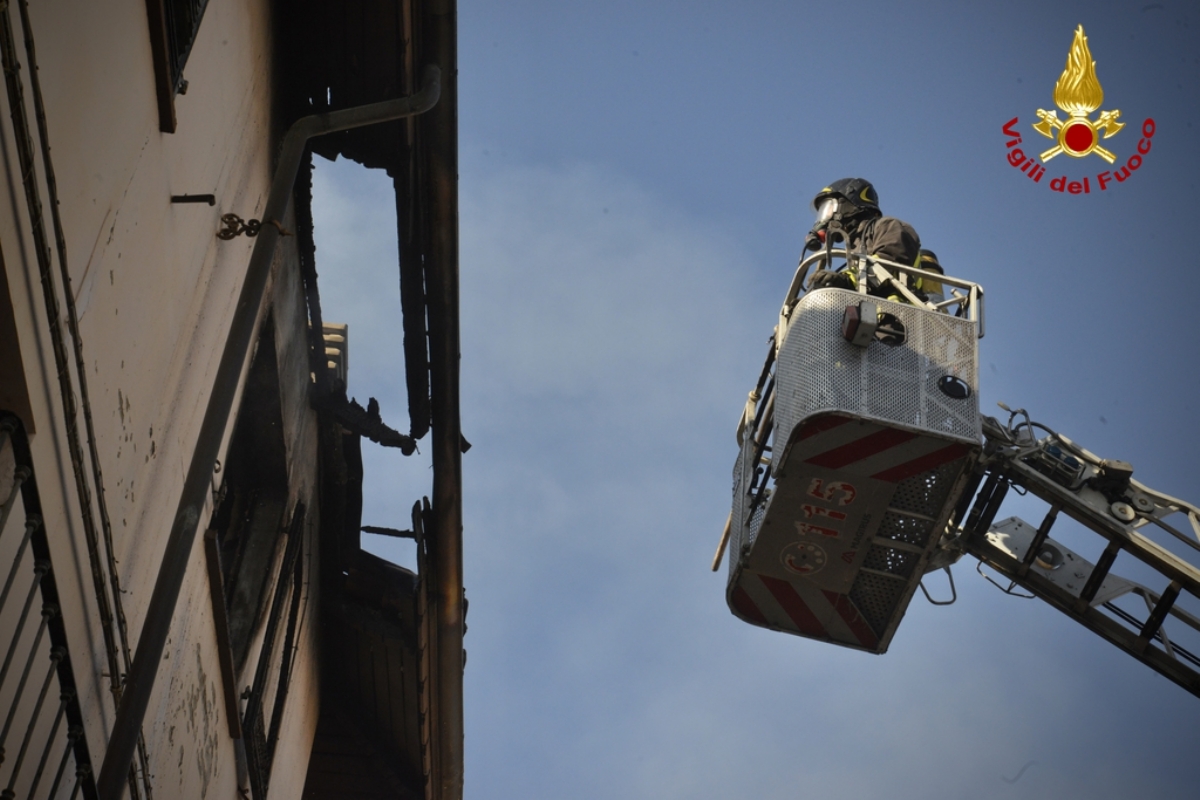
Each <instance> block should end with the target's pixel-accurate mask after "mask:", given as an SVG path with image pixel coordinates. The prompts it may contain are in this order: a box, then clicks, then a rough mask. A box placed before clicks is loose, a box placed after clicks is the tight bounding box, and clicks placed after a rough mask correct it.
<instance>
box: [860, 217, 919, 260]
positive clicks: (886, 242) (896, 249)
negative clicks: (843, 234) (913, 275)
mask: <svg viewBox="0 0 1200 800" xmlns="http://www.w3.org/2000/svg"><path fill="white" fill-rule="evenodd" d="M851 249H852V250H853V251H854V252H856V253H865V254H866V255H869V256H879V257H880V258H886V259H887V260H888V261H895V262H896V263H897V264H905V265H912V264H916V263H917V259H918V257H919V256H920V254H921V237H919V236H918V235H917V232H916V231H915V230H914V229H913V226H912V225H909V224H908V223H907V222H904V221H902V220H898V219H896V218H895V217H875V218H874V219H869V220H867V221H866V222H864V223H863V224H862V225H860V226H859V227H858V230H857V231H855V233H854V235H853V236H852V248H851Z"/></svg>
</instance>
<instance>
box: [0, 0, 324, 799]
mask: <svg viewBox="0 0 1200 800" xmlns="http://www.w3.org/2000/svg"><path fill="white" fill-rule="evenodd" d="M266 5H267V4H266V2H265V1H264V0H260V1H259V2H242V1H241V0H239V1H238V2H233V1H232V0H210V2H209V6H208V9H207V11H206V14H205V18H204V21H203V24H202V25H201V28H200V33H199V36H198V38H197V41H196V43H195V46H194V48H193V51H192V54H191V57H190V60H189V62H188V64H187V67H186V69H185V73H184V74H185V77H186V78H187V80H188V83H189V89H188V93H187V94H186V95H184V96H180V97H177V98H176V110H177V116H178V129H177V132H176V133H174V134H164V133H160V132H159V126H158V112H157V105H156V101H155V89H154V74H153V68H152V63H151V53H150V45H149V37H148V33H147V30H148V28H147V21H146V11H145V2H144V0H119V1H118V0H107V1H106V2H104V3H95V2H84V1H83V0H76V1H74V2H63V1H62V0H60V1H59V2H54V1H53V0H51V1H50V2H40V3H34V4H33V7H32V9H31V12H32V28H33V33H34V36H35V39H36V44H37V57H38V62H39V63H38V66H39V72H38V74H39V76H40V80H41V85H42V91H43V93H44V96H45V101H46V108H47V114H46V117H47V124H48V130H49V140H50V144H51V147H52V157H53V166H54V171H55V174H56V177H57V183H58V189H59V200H60V209H61V213H62V219H63V226H64V229H65V235H66V245H67V247H66V252H67V257H68V265H69V271H70V275H71V281H72V292H73V296H74V297H75V300H76V303H77V307H78V313H79V324H80V331H81V338H82V343H83V353H84V359H85V364H86V373H87V375H86V378H87V383H88V389H89V391H90V399H91V412H92V415H93V417H94V420H95V425H96V439H97V446H98V451H99V458H100V467H101V469H102V471H103V481H104V485H105V487H106V490H107V491H106V495H105V496H106V499H107V504H108V511H109V516H110V518H111V521H112V533H113V540H114V545H115V551H116V557H117V560H118V563H119V577H120V580H121V583H122V585H123V588H124V589H125V590H126V594H125V595H124V612H125V615H126V618H127V621H128V627H129V635H130V638H131V640H132V642H133V643H134V644H136V638H137V633H138V631H139V630H140V628H141V625H142V622H143V619H144V612H145V609H146V603H147V602H148V599H149V595H150V590H151V587H152V586H153V581H154V578H155V575H156V572H157V569H158V566H159V563H160V560H161V558H162V553H163V547H164V546H165V539H166V534H167V532H168V530H169V529H170V526H171V521H172V517H173V515H174V512H175V507H176V503H177V502H178V498H179V493H180V489H181V486H182V482H183V479H184V474H185V471H186V468H187V465H188V462H189V460H190V456H191V453H192V449H193V445H194V442H195V438H196V434H197V431H198V428H199V425H200V422H201V419H202V417H203V413H204V409H205V403H206V401H207V398H208V394H209V390H210V388H211V385H212V381H213V377H214V374H215V371H216V368H217V363H218V361H219V358H220V354H221V349H222V346H223V343H224V340H225V333H226V331H227V329H228V325H229V321H230V319H231V315H232V312H233V307H234V304H235V302H236V298H237V293H238V291H239V289H240V286H241V278H242V275H243V273H244V271H245V268H246V265H247V264H248V262H249V257H250V250H251V247H252V245H253V240H252V239H249V238H246V237H239V238H237V239H234V240H232V241H222V240H219V239H217V238H216V236H215V233H216V231H217V230H218V228H219V227H220V225H219V217H220V215H221V214H223V213H236V214H239V215H241V216H242V217H244V218H251V217H257V216H258V215H259V214H260V213H261V211H262V209H263V205H264V203H265V200H266V193H267V190H268V184H269V179H270V170H271V156H272V153H273V150H272V146H271V142H270V138H269V137H270V133H271V120H270V109H271V104H270V87H271V81H272V75H271V55H270V31H269V25H268V23H269V15H268V10H267V8H266ZM12 15H13V20H14V23H15V24H17V26H18V33H17V41H18V53H19V57H20V59H21V61H22V63H23V69H22V73H23V74H24V75H25V77H26V79H28V74H29V66H28V64H27V63H25V62H26V56H25V52H24V48H23V47H21V46H20V41H21V32H20V30H19V17H18V16H17V15H16V13H15V10H14V11H13V12H12ZM0 102H2V104H3V105H4V106H5V108H4V109H3V112H2V114H0V128H2V130H3V134H2V135H3V141H2V142H0V145H2V149H3V153H2V155H3V158H4V161H3V163H0V173H3V183H2V184H0V249H2V252H3V257H4V265H5V269H6V271H7V275H8V280H9V286H10V289H11V294H12V303H13V312H14V316H15V318H16V323H17V327H18V330H19V331H20V350H21V356H22V360H23V362H24V366H25V370H26V377H27V383H28V385H29V391H30V395H31V398H30V399H31V405H32V408H33V413H34V415H35V418H36V428H37V433H36V434H35V435H34V436H33V437H32V442H31V446H32V449H33V453H34V459H35V466H36V469H37V477H38V482H39V485H40V489H41V494H42V503H43V506H44V511H45V515H46V518H47V529H48V531H49V535H50V537H51V546H52V552H53V558H54V560H55V569H56V572H57V573H58V575H59V578H58V581H59V591H60V593H61V594H62V595H63V606H64V618H65V620H66V622H67V625H68V627H69V636H70V641H71V649H72V657H73V658H74V660H75V671H76V677H77V680H78V681H79V683H80V688H81V696H82V702H83V703H84V706H85V709H86V716H87V718H88V726H89V727H88V731H87V735H88V738H89V742H90V745H91V747H92V750H93V759H94V760H95V762H96V763H95V767H96V768H97V769H98V768H99V762H100V760H101V758H102V756H103V745H104V742H105V740H106V738H107V732H108V731H109V730H110V728H111V725H112V720H113V715H114V711H113V704H112V701H111V698H110V696H109V694H108V685H107V680H106V679H104V678H102V677H101V673H102V672H104V671H107V666H106V660H105V657H104V642H103V638H102V636H101V634H100V632H99V628H98V622H97V620H98V616H97V606H96V600H95V591H94V588H93V583H92V578H91V574H90V571H89V569H90V568H89V565H88V556H87V549H86V543H85V540H84V534H83V529H82V526H81V522H80V520H81V516H80V511H79V499H78V496H77V492H76V488H75V480H74V477H73V472H72V466H71V463H70V458H69V451H68V447H67V438H66V435H65V428H64V420H63V411H62V408H63V407H62V402H61V398H60V394H59V388H58V383H57V378H56V367H55V361H54V354H53V351H52V349H51V346H50V339H49V335H48V332H47V331H48V322H47V319H46V312H45V307H44V303H43V299H42V289H41V285H40V283H39V279H38V266H37V262H36V259H35V257H34V245H33V239H32V236H31V234H30V221H29V215H28V211H27V208H26V204H25V199H24V190H23V188H22V185H21V176H20V171H19V168H18V162H17V156H16V150H15V148H14V142H13V129H12V125H11V122H10V118H9V112H8V98H7V95H4V96H3V97H2V98H0ZM26 102H27V105H28V107H29V109H30V114H31V119H32V94H31V90H30V87H29V85H28V83H26ZM34 135H35V137H36V130H35V132H34ZM38 161H39V164H40V157H39V159H38ZM39 169H40V166H39ZM43 177H44V176H43ZM39 187H40V190H41V192H42V204H43V207H44V208H45V209H46V211H47V217H46V219H47V226H49V214H48V212H49V201H48V199H47V196H46V185H45V181H44V179H43V180H40V181H39ZM184 193H192V194H206V193H213V194H215V195H216V198H217V204H216V206H215V207H209V206H208V205H203V204H189V205H180V204H171V203H170V202H169V200H170V195H172V194H184ZM285 241H287V240H285ZM284 258H285V257H284V256H281V257H280V258H278V259H277V264H276V273H275V276H274V278H273V282H272V287H271V289H270V295H271V303H272V304H273V306H274V309H275V312H274V321H275V324H276V326H277V334H276V342H277V346H278V347H277V349H278V351H279V352H278V358H279V362H280V371H281V373H283V374H281V383H282V385H283V386H284V387H285V388H284V390H283V391H284V397H283V409H284V420H285V427H286V428H287V431H286V436H285V438H286V441H287V445H288V458H289V482H290V484H291V489H292V499H291V502H292V503H294V502H295V500H298V499H303V500H304V502H305V503H306V505H307V506H308V507H309V509H310V514H309V524H308V528H309V530H310V532H314V535H313V541H315V530H316V525H317V519H318V513H317V509H316V498H315V487H314V482H315V476H316V471H315V470H316V467H315V465H316V432H315V418H314V416H313V413H312V412H311V410H310V409H309V407H308V404H307V397H306V396H305V393H304V392H305V389H306V386H307V376H308V365H307V360H306V359H307V355H306V349H305V347H306V345H305V343H304V338H303V336H304V326H305V325H306V322H305V312H304V306H303V297H302V294H301V287H300V286H299V283H298V279H297V278H296V276H295V269H294V266H292V265H294V260H293V259H287V260H288V261H290V264H289V265H288V266H289V268H284V269H281V268H280V267H281V266H283V264H282V261H283V260H284ZM54 269H55V270H56V271H57V262H55V264H54ZM62 291H63V289H62V287H61V286H59V292H60V303H61V302H62V294H61V293H62ZM63 311H64V312H65V308H63ZM64 335H66V331H65V327H64ZM68 352H70V345H69V339H68ZM73 370H74V368H73V367H72V382H73V386H78V376H77V375H75V374H74V372H73ZM80 428H81V432H82V430H83V429H82V418H80ZM231 432H232V422H231V424H230V425H229V427H228V429H227V440H228V436H229V434H230V433H231ZM85 442H86V440H85ZM85 450H86V443H85ZM93 491H94V488H93ZM210 510H211V509H210ZM202 527H203V526H202ZM197 543H198V544H197V546H196V547H195V548H194V550H193V554H192V561H191V565H190V567H189V570H188V574H187V579H186V582H185V585H184V587H183V591H182V592H181V595H180V599H179V605H178V607H177V610H176V613H175V621H174V626H173V629H172V633H171V638H170V642H169V644H168V646H167V652H166V654H165V657H164V661H163V665H162V669H161V671H160V673H159V677H158V680H157V684H156V694H155V697H154V700H153V701H152V703H151V707H150V710H149V712H148V713H147V716H146V724H145V727H144V732H145V734H146V738H147V744H148V750H149V755H150V773H151V774H152V775H153V776H154V780H153V786H154V791H155V792H156V794H157V796H158V797H159V798H163V797H197V798H200V797H204V796H206V795H210V796H220V797H233V796H235V795H234V792H235V789H236V768H235V763H234V748H233V743H232V740H231V739H230V737H229V734H228V721H227V720H226V719H225V717H224V705H223V691H224V688H223V686H222V681H221V673H220V669H219V664H218V660H217V650H216V639H215V635H214V628H213V622H212V618H211V617H212V614H211V605H210V598H209V586H208V580H207V574H206V570H205V568H204V559H203V551H202V548H201V547H200V546H199V539H198V540H197ZM310 551H311V548H310ZM305 559H306V562H308V566H307V567H306V569H307V570H308V571H311V572H312V574H314V575H315V553H313V552H308V553H307V554H306V556H305ZM309 585H312V586H315V581H312V582H309ZM307 602H309V603H312V602H313V599H312V598H309V600H308V601H307ZM316 618H317V614H316V610H315V608H309V609H307V610H306V612H305V613H304V615H303V619H304V620H305V623H304V624H305V628H304V629H303V631H302V635H301V637H300V641H301V646H302V648H303V649H302V651H301V656H300V658H299V659H298V661H297V665H298V666H297V670H296V675H295V682H294V684H293V686H292V689H291V692H290V694H289V706H288V710H287V720H288V724H287V725H285V727H284V732H285V734H284V735H285V737H287V741H286V742H285V743H282V744H281V745H280V748H279V750H278V753H279V754H278V755H277V758H276V764H275V769H274V773H275V776H276V778H275V779H274V780H273V784H272V794H276V792H278V794H279V796H299V793H300V789H301V788H302V785H303V779H304V771H305V767H306V763H307V756H308V750H309V745H310V743H311V740H312V735H313V732H314V730H315V724H316V708H317V695H316V677H317V676H316V667H315V641H314V639H313V636H314V633H313V632H314V629H315V624H316ZM260 635H261V634H260ZM253 661H254V659H251V663H250V664H248V665H247V668H246V671H245V674H243V675H242V676H241V677H240V679H239V684H240V686H241V687H244V686H246V685H248V684H249V682H250V681H251V680H252V677H253ZM275 781H277V782H278V783H277V784H276V783H275Z"/></svg>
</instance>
